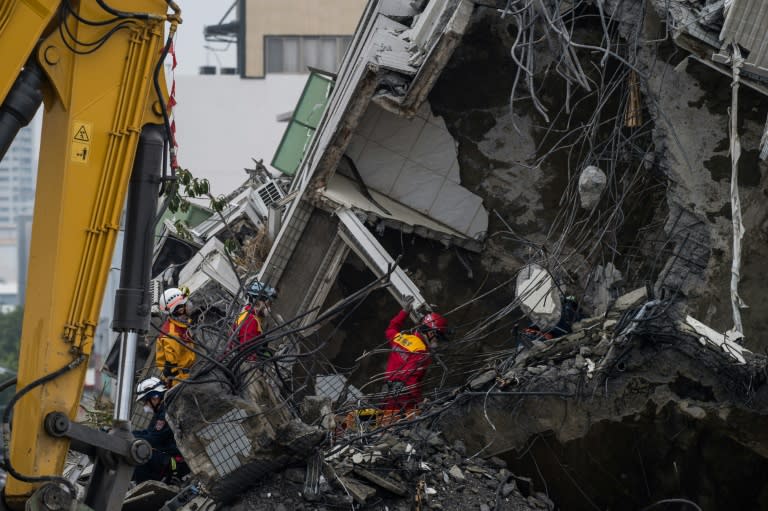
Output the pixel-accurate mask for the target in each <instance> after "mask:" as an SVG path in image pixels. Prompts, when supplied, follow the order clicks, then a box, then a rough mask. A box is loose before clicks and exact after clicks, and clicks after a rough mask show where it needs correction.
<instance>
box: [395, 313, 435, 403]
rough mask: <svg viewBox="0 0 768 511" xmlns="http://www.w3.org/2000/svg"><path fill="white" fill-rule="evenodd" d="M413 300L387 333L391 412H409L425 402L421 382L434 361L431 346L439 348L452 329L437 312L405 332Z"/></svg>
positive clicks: (396, 318)
mask: <svg viewBox="0 0 768 511" xmlns="http://www.w3.org/2000/svg"><path fill="white" fill-rule="evenodd" d="M408 310H410V303H409V304H408V305H406V308H405V309H403V310H401V311H400V312H398V313H397V315H395V317H394V318H392V320H391V321H390V322H389V326H387V329H386V331H385V332H384V335H385V336H386V338H387V341H389V346H390V348H391V350H392V351H391V352H390V354H389V359H388V360H387V369H386V371H385V376H386V379H387V387H388V389H387V394H388V396H387V399H386V401H385V403H384V409H385V410H387V411H397V412H408V411H410V410H413V409H414V408H415V407H416V406H417V405H418V404H419V403H420V402H421V384H422V381H423V380H424V376H425V375H426V373H427V368H428V367H429V364H430V363H431V362H432V357H431V355H430V349H434V348H435V347H437V341H438V339H439V338H445V335H446V333H447V330H448V322H447V321H446V319H445V318H444V317H443V316H441V315H440V314H437V313H435V312H430V313H428V314H427V315H425V316H424V317H423V318H422V320H421V324H420V325H419V326H417V327H416V328H415V329H413V330H411V331H403V326H404V325H405V321H406V319H407V318H408Z"/></svg>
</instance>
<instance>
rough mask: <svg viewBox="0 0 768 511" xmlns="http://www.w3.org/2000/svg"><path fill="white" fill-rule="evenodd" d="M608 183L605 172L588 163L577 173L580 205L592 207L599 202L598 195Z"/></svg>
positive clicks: (587, 207)
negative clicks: (579, 173)
mask: <svg viewBox="0 0 768 511" xmlns="http://www.w3.org/2000/svg"><path fill="white" fill-rule="evenodd" d="M607 184H608V177H607V176H606V175H605V172H603V171H602V170H600V169H599V168H598V167H595V166H594V165H588V166H587V167H585V168H584V170H582V171H581V175H579V198H580V199H581V207H582V208H584V209H592V208H594V207H595V206H597V204H598V202H600V196H601V195H602V194H603V190H605V186H606V185H607Z"/></svg>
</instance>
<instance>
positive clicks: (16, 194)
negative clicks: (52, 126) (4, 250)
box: [0, 126, 35, 244]
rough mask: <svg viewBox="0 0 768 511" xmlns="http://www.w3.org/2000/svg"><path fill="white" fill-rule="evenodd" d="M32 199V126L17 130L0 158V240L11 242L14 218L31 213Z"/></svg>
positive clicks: (12, 239) (33, 173) (33, 163)
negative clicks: (13, 138)
mask: <svg viewBox="0 0 768 511" xmlns="http://www.w3.org/2000/svg"><path fill="white" fill-rule="evenodd" d="M34 201H35V134H34V129H33V127H32V126H27V127H24V128H22V129H21V131H19V134H18V135H16V139H15V140H14V141H13V143H12V144H11V147H10V149H8V152H7V153H6V155H5V157H4V158H3V160H2V161H0V243H2V242H5V243H8V242H11V243H13V244H15V240H16V233H17V231H18V227H17V224H16V217H18V216H20V215H26V216H28V215H31V214H32V206H33V204H34Z"/></svg>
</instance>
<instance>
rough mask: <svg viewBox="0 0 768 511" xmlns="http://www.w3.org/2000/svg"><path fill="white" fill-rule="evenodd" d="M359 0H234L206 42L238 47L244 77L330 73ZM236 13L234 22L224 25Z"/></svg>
mask: <svg viewBox="0 0 768 511" xmlns="http://www.w3.org/2000/svg"><path fill="white" fill-rule="evenodd" d="M364 6H365V1H364V0H323V1H317V0H239V1H238V2H236V5H235V4H233V5H232V7H231V8H230V11H228V12H227V13H226V14H225V16H224V18H222V21H221V22H220V23H218V24H217V25H211V26H207V27H206V38H207V39H208V40H209V41H214V42H216V41H218V42H226V43H233V42H236V43H237V66H238V69H239V71H240V72H239V74H240V76H241V77H243V78H263V77H264V76H265V75H267V74H270V73H299V74H301V73H306V72H307V67H313V68H318V69H322V70H323V71H331V72H333V71H335V70H336V69H337V68H338V65H339V63H340V62H341V57H342V56H343V55H344V51H345V50H346V48H347V46H349V42H350V41H351V36H352V34H353V33H354V31H355V27H356V26H357V22H358V20H359V19H360V14H361V13H362V12H363V7H364ZM230 13H236V18H237V19H236V20H235V21H225V20H226V19H227V17H228V15H229V14H230Z"/></svg>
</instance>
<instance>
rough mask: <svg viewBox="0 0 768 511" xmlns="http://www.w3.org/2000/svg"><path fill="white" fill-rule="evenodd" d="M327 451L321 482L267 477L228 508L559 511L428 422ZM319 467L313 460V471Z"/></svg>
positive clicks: (495, 462)
mask: <svg viewBox="0 0 768 511" xmlns="http://www.w3.org/2000/svg"><path fill="white" fill-rule="evenodd" d="M347 441H348V439H345V438H341V439H340V443H339V444H337V445H336V446H335V447H333V448H330V449H329V450H327V451H325V452H324V453H323V454H322V460H321V461H320V464H321V470H320V472H319V477H318V479H317V481H316V482H314V483H313V482H312V481H311V476H309V477H308V473H311V469H308V468H307V467H303V466H298V467H292V468H288V469H287V470H285V471H283V472H281V473H276V474H272V475H271V476H269V477H267V478H265V479H264V480H263V481H262V482H260V483H259V484H258V486H256V487H255V488H254V489H252V490H251V491H250V492H248V493H247V494H246V495H244V496H243V497H242V499H241V500H240V501H238V502H237V503H234V504H232V505H231V506H230V507H228V508H227V509H230V510H232V511H234V510H245V509H254V510H276V509H286V510H288V509H296V510H298V509H306V510H310V509H318V510H320V509H330V508H334V507H337V506H349V507H351V508H366V509H390V510H407V509H445V510H458V509H487V510H489V511H490V510H492V509H495V510H521V511H522V510H552V509H554V504H553V503H552V501H551V500H550V499H549V497H547V495H546V494H544V493H542V492H541V491H539V490H538V489H537V488H534V485H533V483H532V481H531V480H530V479H528V478H524V477H517V476H515V475H514V474H512V473H511V472H510V471H509V470H508V469H507V468H506V463H505V462H504V461H503V460H501V459H499V458H490V459H484V458H482V457H479V456H475V457H473V456H470V457H467V455H468V452H467V449H466V447H465V445H464V443H463V442H461V441H455V442H453V444H449V443H448V442H447V441H446V440H445V439H444V438H443V436H442V434H441V433H439V432H436V431H430V430H429V429H428V428H426V427H425V425H423V424H413V425H410V426H408V427H407V428H404V429H399V428H397V427H393V428H392V429H390V430H389V431H386V432H382V433H377V434H375V435H373V436H371V437H369V438H367V439H366V443H365V444H361V443H359V442H357V441H356V442H353V443H345V442H347ZM311 465H312V462H310V463H309V466H311Z"/></svg>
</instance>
